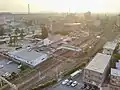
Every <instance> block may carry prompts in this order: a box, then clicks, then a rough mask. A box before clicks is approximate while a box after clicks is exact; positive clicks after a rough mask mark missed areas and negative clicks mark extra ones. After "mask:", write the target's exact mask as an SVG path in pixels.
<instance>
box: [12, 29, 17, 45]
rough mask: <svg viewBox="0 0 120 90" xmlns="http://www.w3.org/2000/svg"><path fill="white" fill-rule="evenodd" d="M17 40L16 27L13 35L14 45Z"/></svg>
mask: <svg viewBox="0 0 120 90" xmlns="http://www.w3.org/2000/svg"><path fill="white" fill-rule="evenodd" d="M17 41H18V30H17V29H16V30H15V31H14V36H13V43H14V46H15V45H16V43H17Z"/></svg>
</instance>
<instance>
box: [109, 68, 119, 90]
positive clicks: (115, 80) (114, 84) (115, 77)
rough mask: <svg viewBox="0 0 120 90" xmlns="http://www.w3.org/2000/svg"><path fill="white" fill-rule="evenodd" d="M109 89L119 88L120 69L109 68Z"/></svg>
mask: <svg viewBox="0 0 120 90" xmlns="http://www.w3.org/2000/svg"><path fill="white" fill-rule="evenodd" d="M109 90H120V70H118V69H114V68H111V74H110V84H109Z"/></svg>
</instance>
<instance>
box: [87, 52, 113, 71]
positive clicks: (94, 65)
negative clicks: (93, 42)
mask: <svg viewBox="0 0 120 90" xmlns="http://www.w3.org/2000/svg"><path fill="white" fill-rule="evenodd" d="M110 59H111V56H110V55H106V54H102V53H97V54H96V56H95V57H94V58H93V59H92V61H91V62H90V63H89V64H88V66H87V67H86V68H85V69H88V70H92V71H96V72H99V73H104V70H105V68H106V66H107V65H108V63H109V61H110Z"/></svg>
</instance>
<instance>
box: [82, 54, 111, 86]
mask: <svg viewBox="0 0 120 90" xmlns="http://www.w3.org/2000/svg"><path fill="white" fill-rule="evenodd" d="M110 59H111V56H110V55H106V54H102V53H97V54H96V56H95V57H94V58H93V59H92V60H91V62H90V63H89V64H88V66H87V67H86V68H85V69H84V75H83V81H84V82H85V83H88V84H91V85H94V86H98V87H99V88H100V87H101V85H102V84H103V82H104V81H105V79H106V77H107V75H108V73H109V72H108V71H109V69H110Z"/></svg>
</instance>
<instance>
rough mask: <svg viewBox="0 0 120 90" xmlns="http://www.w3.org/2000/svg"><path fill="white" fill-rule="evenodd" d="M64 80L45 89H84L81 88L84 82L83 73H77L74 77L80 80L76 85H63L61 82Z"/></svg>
mask: <svg viewBox="0 0 120 90" xmlns="http://www.w3.org/2000/svg"><path fill="white" fill-rule="evenodd" d="M62 81H63V80H62ZM62 81H60V82H58V83H57V84H56V85H54V86H53V87H50V88H47V89H44V90H82V89H80V88H81V87H82V85H83V83H82V74H80V75H77V76H76V77H74V78H73V81H77V82H78V85H77V86H76V87H71V86H66V85H62V84H61V82H62Z"/></svg>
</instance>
